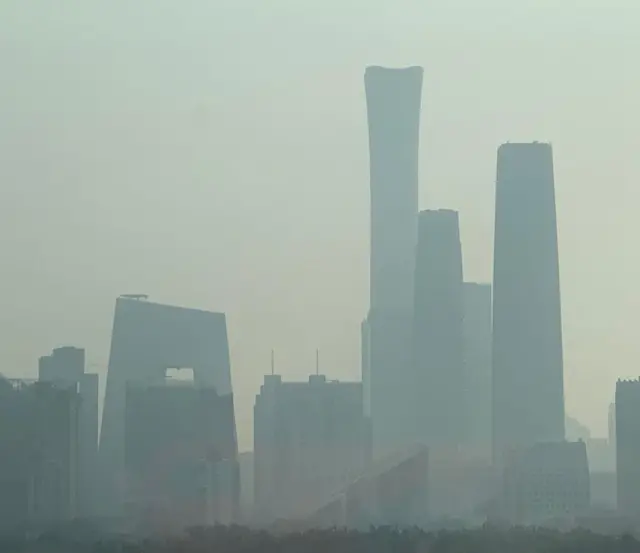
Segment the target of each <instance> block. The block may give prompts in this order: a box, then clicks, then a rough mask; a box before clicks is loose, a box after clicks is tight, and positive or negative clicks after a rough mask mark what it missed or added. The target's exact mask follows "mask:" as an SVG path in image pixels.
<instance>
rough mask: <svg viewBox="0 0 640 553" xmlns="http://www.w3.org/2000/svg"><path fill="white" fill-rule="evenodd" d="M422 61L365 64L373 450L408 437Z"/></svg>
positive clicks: (387, 447) (395, 445)
mask: <svg viewBox="0 0 640 553" xmlns="http://www.w3.org/2000/svg"><path fill="white" fill-rule="evenodd" d="M422 73H423V71H422V68H420V67H409V68H405V69H387V68H383V67H368V68H367V70H366V72H365V91H366V97H367V118H368V124H369V168H370V171H369V173H370V183H371V267H370V269H371V270H370V310H369V315H368V336H369V376H370V383H369V385H368V386H369V387H370V395H371V417H372V425H373V443H374V450H375V455H376V456H378V457H379V456H381V455H384V454H385V453H386V452H389V451H393V450H394V449H396V448H399V447H403V446H406V445H407V444H408V443H410V442H411V435H410V431H409V429H410V422H411V419H412V413H411V401H408V398H409V397H410V395H411V380H412V379H411V347H410V344H411V323H412V309H413V274H414V264H415V246H416V240H417V214H418V142H419V134H420V104H421V93H422Z"/></svg>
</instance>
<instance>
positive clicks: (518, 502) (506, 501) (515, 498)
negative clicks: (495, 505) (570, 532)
mask: <svg viewBox="0 0 640 553" xmlns="http://www.w3.org/2000/svg"><path fill="white" fill-rule="evenodd" d="M503 493H504V496H503V508H504V511H503V514H504V516H505V517H506V519H507V520H509V521H510V522H511V523H514V524H524V525H538V524H544V523H551V522H553V521H558V520H572V519H573V518H574V517H576V516H581V515H584V514H586V513H587V512H588V510H589V507H590V504H591V499H590V493H591V492H590V478H589V463H588V460H587V448H586V446H585V443H584V442H556V443H539V444H536V445H534V446H532V447H530V448H525V449H522V450H519V451H517V452H516V451H513V450H512V451H511V452H510V454H509V455H507V457H506V465H505V468H504V484H503Z"/></svg>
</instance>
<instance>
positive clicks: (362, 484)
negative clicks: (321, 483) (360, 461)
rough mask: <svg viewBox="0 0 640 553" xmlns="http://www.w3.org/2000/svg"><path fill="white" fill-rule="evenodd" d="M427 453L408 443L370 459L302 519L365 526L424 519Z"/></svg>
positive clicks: (406, 523) (413, 523)
mask: <svg viewBox="0 0 640 553" xmlns="http://www.w3.org/2000/svg"><path fill="white" fill-rule="evenodd" d="M428 470H429V453H428V450H427V448H426V447H423V446H412V447H409V448H407V449H405V450H403V451H396V452H395V453H393V454H390V455H388V456H387V457H385V458H384V459H382V460H380V461H378V462H376V463H374V464H373V465H372V466H371V467H370V468H369V469H368V470H367V471H365V472H364V473H363V474H361V475H359V476H358V477H357V478H355V479H354V480H352V481H351V482H349V483H347V484H346V485H345V486H344V488H343V489H341V490H339V491H338V492H337V493H335V494H334V495H332V496H331V497H330V498H327V500H326V501H325V502H324V503H323V504H322V505H321V506H319V507H318V508H317V509H315V510H314V511H313V512H312V513H311V514H309V515H306V514H305V513H302V514H303V515H304V516H303V517H302V520H303V521H304V522H306V524H307V525H308V526H309V527H312V528H336V527H338V528H341V527H346V528H350V529H358V530H368V529H369V528H370V527H371V526H397V527H400V528H402V527H415V526H418V527H424V526H425V525H426V524H427V522H428V498H429V489H428V484H427V480H428Z"/></svg>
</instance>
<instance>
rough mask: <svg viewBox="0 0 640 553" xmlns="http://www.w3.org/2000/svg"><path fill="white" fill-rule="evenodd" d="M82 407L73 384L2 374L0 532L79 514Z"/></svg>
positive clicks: (40, 526) (48, 523)
mask: <svg viewBox="0 0 640 553" xmlns="http://www.w3.org/2000/svg"><path fill="white" fill-rule="evenodd" d="M79 408H80V398H79V395H78V393H77V392H76V390H74V389H72V388H59V387H56V386H53V385H51V384H50V383H47V382H28V381H23V380H7V379H4V378H0V450H1V451H2V455H0V532H11V531H14V530H16V529H18V528H22V529H25V528H28V529H31V530H38V529H40V530H42V529H44V528H48V527H50V526H52V525H56V524H60V523H63V522H69V521H71V520H72V519H74V518H75V517H77V516H78V515H79V514H80V512H79V509H78V503H77V498H78V496H77V488H78V458H79V457H78V420H79Z"/></svg>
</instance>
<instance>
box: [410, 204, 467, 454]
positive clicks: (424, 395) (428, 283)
mask: <svg viewBox="0 0 640 553" xmlns="http://www.w3.org/2000/svg"><path fill="white" fill-rule="evenodd" d="M418 229H419V231H418V247H417V250H416V252H417V253H416V272H415V294H414V296H415V300H414V301H415V305H414V319H413V320H414V324H413V361H414V370H415V386H414V392H415V394H416V396H415V410H416V423H417V427H416V438H417V440H418V441H420V442H422V443H424V444H425V445H427V446H429V447H431V446H436V447H438V446H458V445H462V444H463V443H464V442H465V440H466V434H467V432H466V431H467V428H466V427H467V417H466V381H465V374H464V334H463V288H462V247H461V244H460V230H459V224H458V212H457V211H452V210H448V209H440V210H436V211H431V210H427V211H421V212H420V216H419V219H418Z"/></svg>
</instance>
